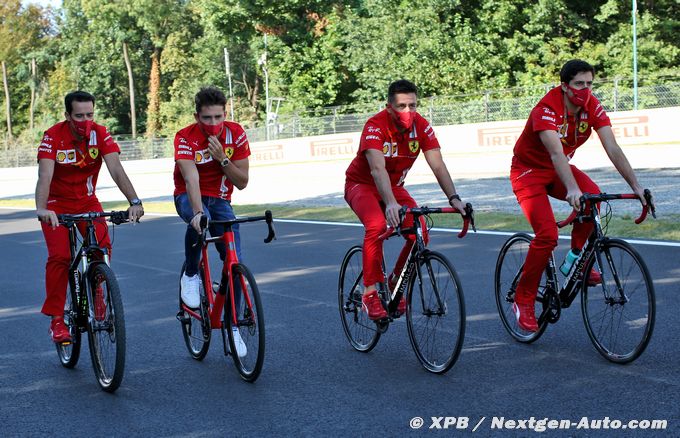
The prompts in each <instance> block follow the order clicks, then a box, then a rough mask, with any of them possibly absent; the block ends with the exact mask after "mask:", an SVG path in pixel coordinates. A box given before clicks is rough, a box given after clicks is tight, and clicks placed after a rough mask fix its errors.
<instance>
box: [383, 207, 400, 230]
mask: <svg viewBox="0 0 680 438" xmlns="http://www.w3.org/2000/svg"><path fill="white" fill-rule="evenodd" d="M399 210H401V205H399V204H398V203H396V202H395V203H393V204H387V205H386V206H385V219H387V225H388V226H390V227H393V228H397V227H399V225H400V224H401V218H400V217H399Z"/></svg>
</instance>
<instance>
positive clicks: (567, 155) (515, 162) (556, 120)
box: [510, 59, 646, 332]
mask: <svg viewBox="0 0 680 438" xmlns="http://www.w3.org/2000/svg"><path fill="white" fill-rule="evenodd" d="M594 76H595V69H594V68H593V66H591V65H590V64H588V63H587V62H585V61H582V60H579V59H574V60H571V61H569V62H567V63H566V64H564V66H563V67H562V70H561V71H560V82H561V83H560V85H559V86H557V87H555V88H553V89H552V90H550V91H549V92H548V93H547V94H546V95H545V96H544V97H543V98H542V99H541V100H540V101H539V102H538V104H537V105H536V106H535V107H534V109H533V110H532V111H531V114H530V115H529V119H528V121H527V123H526V126H525V127H524V131H523V132H522V134H521V135H520V137H519V139H518V140H517V143H516V144H515V148H514V156H513V158H512V166H511V168H510V180H511V184H512V189H513V192H514V193H515V196H516V197H517V201H518V202H519V204H520V206H521V208H522V212H523V213H524V215H525V216H526V218H527V220H528V221H529V223H530V224H531V227H532V228H533V230H534V234H535V236H536V237H534V238H533V240H532V241H531V244H530V245H529V251H528V253H527V258H526V261H525V262H524V269H523V272H522V276H521V278H520V280H519V284H518V286H517V291H516V293H515V303H514V305H513V310H514V312H515V317H516V318H517V321H518V325H519V326H520V327H521V328H522V329H523V330H527V331H531V332H534V331H536V330H538V324H537V322H536V315H535V313H534V300H535V299H536V294H537V289H538V283H539V281H540V278H541V274H542V272H543V270H544V268H545V266H546V264H547V263H548V260H549V258H550V254H551V253H552V250H553V249H554V248H555V247H556V246H557V225H556V224H555V216H554V214H553V211H552V207H551V206H550V201H549V200H548V196H551V197H553V198H557V199H561V200H566V201H567V202H568V203H569V205H571V206H572V207H573V208H574V209H579V208H580V205H579V198H580V197H581V195H582V192H586V193H600V189H599V188H598V186H597V185H596V184H595V183H594V182H593V181H592V180H591V179H590V177H588V175H586V174H585V173H584V172H582V171H580V170H579V169H577V168H576V167H575V166H574V165H570V164H569V160H570V159H571V158H572V157H573V155H574V152H575V151H576V149H577V148H578V147H579V146H581V145H582V144H583V143H585V142H586V140H588V137H590V134H591V132H592V130H593V129H595V131H596V132H597V135H598V136H599V138H600V141H601V142H602V145H603V147H604V149H605V151H606V152H607V155H608V156H609V159H610V160H611V162H612V164H614V166H615V167H616V169H617V170H618V172H619V173H620V174H621V176H622V177H623V178H624V179H625V180H626V182H627V183H628V184H629V185H630V187H631V189H632V190H633V191H634V192H635V194H637V195H638V196H640V199H641V200H642V203H643V204H646V202H645V201H644V196H643V189H642V187H641V186H640V184H639V183H638V181H637V178H636V177H635V172H634V171H633V169H632V167H631V166H630V164H629V163H628V159H627V158H626V156H625V155H624V153H623V151H622V150H621V148H620V147H619V145H618V144H617V142H616V139H615V138H614V134H613V132H612V128H611V122H610V120H609V117H608V116H607V113H606V111H605V110H604V108H603V107H602V104H601V103H600V102H599V101H598V100H597V98H596V97H595V96H593V95H592V92H591V90H592V86H593V78H594ZM592 227H593V224H592V223H575V224H574V227H573V230H572V233H571V247H572V249H578V250H580V249H581V248H582V247H583V245H584V244H585V242H586V240H587V239H588V236H589V234H590V232H591V230H592ZM587 281H588V282H589V283H590V284H598V283H600V282H601V278H600V275H599V273H598V272H597V271H596V270H592V271H591V272H590V273H589V278H588V279H587Z"/></svg>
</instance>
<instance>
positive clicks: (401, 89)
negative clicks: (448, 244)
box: [345, 80, 464, 320]
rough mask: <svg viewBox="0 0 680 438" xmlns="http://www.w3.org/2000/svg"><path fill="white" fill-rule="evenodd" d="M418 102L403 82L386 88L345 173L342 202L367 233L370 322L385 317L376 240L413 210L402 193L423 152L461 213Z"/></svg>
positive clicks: (365, 257)
mask: <svg viewBox="0 0 680 438" xmlns="http://www.w3.org/2000/svg"><path fill="white" fill-rule="evenodd" d="M417 98H418V89H417V87H416V86H415V85H414V84H413V83H411V82H409V81H407V80H398V81H395V82H393V83H391V84H390V85H389V87H388V90H387V103H386V105H385V109H384V110H382V111H380V112H379V113H378V114H376V115H374V116H373V117H371V118H370V119H369V120H368V121H367V122H366V125H364V129H363V132H362V133H361V140H360V142H359V151H358V152H357V155H356V157H355V158H354V159H353V160H352V162H351V163H350V165H349V167H348V168H347V171H346V173H345V176H346V180H345V200H346V201H347V203H348V204H349V206H350V207H351V208H352V210H353V211H354V213H356V215H357V216H358V217H359V220H360V221H361V223H362V224H363V225H364V227H365V235H364V245H363V272H364V286H365V289H364V294H363V297H362V304H363V308H364V310H365V311H366V313H368V317H369V318H370V319H373V320H376V319H381V318H385V317H386V316H387V312H386V310H385V308H384V307H383V305H382V303H381V301H380V297H379V296H378V293H377V292H376V288H377V286H376V283H379V282H384V281H385V278H384V277H383V274H382V268H381V259H382V241H380V240H379V239H378V237H379V235H380V234H381V233H382V232H384V231H385V228H386V221H387V223H388V224H389V225H390V226H393V227H396V226H397V225H399V209H400V208H401V206H402V205H407V206H409V207H416V206H417V204H416V202H415V201H414V200H413V198H412V197H411V196H410V195H409V193H408V191H406V189H405V188H404V179H405V178H406V174H407V173H408V171H409V169H410V168H411V166H413V163H414V162H415V160H416V158H418V155H419V154H420V151H421V150H422V151H423V154H424V155H425V160H426V161H427V164H428V165H429V166H430V169H432V172H433V173H434V175H435V177H436V178H437V181H438V182H439V186H440V187H441V189H442V190H443V191H444V194H445V195H446V197H447V198H448V201H449V204H450V205H451V206H452V207H454V208H456V209H458V210H459V211H461V212H462V211H464V210H463V208H464V207H463V205H464V204H463V203H462V202H461V199H460V197H459V196H458V195H457V194H456V189H455V187H454V184H453V181H452V179H451V175H450V174H449V171H448V169H447V168H446V164H444V160H443V159H442V155H441V151H440V146H439V142H438V141H437V137H436V136H435V133H434V130H433V129H432V126H430V124H429V123H428V121H427V120H425V119H424V118H423V117H422V116H421V115H420V114H418V113H417V112H416V108H417ZM461 214H464V213H461ZM412 220H413V219H411V221H412ZM411 225H412V222H411V224H409V219H408V218H406V220H405V221H404V226H405V227H409V226H411ZM424 229H425V228H424ZM425 238H426V239H427V236H425ZM414 242H415V237H414V236H410V237H409V238H408V239H407V241H406V242H405V244H404V247H403V248H402V250H401V253H400V254H399V258H398V259H397V263H396V266H395V269H394V271H393V272H392V273H391V274H390V276H389V278H388V282H387V283H388V287H389V288H390V289H392V288H394V285H395V283H396V280H397V275H398V273H399V272H401V270H402V268H403V267H404V264H405V263H406V259H407V257H408V254H409V252H410V251H411V248H412V246H413V244H414ZM397 310H398V311H399V312H400V313H402V314H403V313H404V311H405V310H406V300H405V299H404V298H403V297H402V300H401V301H400V303H399V305H398V309H397Z"/></svg>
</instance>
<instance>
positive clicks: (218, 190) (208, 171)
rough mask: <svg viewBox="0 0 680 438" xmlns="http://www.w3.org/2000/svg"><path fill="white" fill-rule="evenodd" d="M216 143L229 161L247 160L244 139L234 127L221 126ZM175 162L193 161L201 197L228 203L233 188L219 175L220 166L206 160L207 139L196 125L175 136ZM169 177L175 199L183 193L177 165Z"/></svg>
mask: <svg viewBox="0 0 680 438" xmlns="http://www.w3.org/2000/svg"><path fill="white" fill-rule="evenodd" d="M219 139H220V143H222V149H223V150H224V152H225V154H226V155H227V158H229V159H230V160H231V161H238V160H243V159H246V158H248V157H249V156H250V146H249V144H248V138H247V137H246V133H245V131H244V130H243V128H242V127H241V125H239V124H238V123H235V122H224V129H223V130H222V133H221V134H220V136H219ZM177 160H193V161H194V162H195V163H196V168H197V169H198V176H199V185H200V188H201V196H212V197H215V198H222V199H226V200H228V201H230V200H231V194H232V192H233V191H234V184H233V183H232V182H231V181H229V178H227V176H226V175H225V174H224V173H223V172H222V167H221V166H220V163H219V162H218V161H217V160H213V158H212V157H211V156H210V152H209V150H208V138H207V137H206V135H205V134H204V133H203V131H201V129H200V127H199V125H198V123H194V124H191V125H189V126H187V127H186V128H184V129H182V130H181V131H179V132H178V133H177V135H175V161H177ZM173 177H174V180H175V196H177V195H179V194H181V193H186V191H187V187H186V183H185V182H184V177H183V176H182V172H181V171H180V170H179V166H178V165H177V164H175V172H174V175H173Z"/></svg>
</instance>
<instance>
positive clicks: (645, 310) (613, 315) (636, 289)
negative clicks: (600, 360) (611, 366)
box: [581, 239, 656, 363]
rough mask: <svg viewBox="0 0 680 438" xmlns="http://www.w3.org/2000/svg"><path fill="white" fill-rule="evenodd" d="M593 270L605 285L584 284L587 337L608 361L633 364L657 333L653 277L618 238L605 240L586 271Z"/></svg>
mask: <svg viewBox="0 0 680 438" xmlns="http://www.w3.org/2000/svg"><path fill="white" fill-rule="evenodd" d="M593 267H595V268H596V269H598V270H599V271H600V273H601V275H602V283H601V284H598V285H594V286H588V284H587V282H584V286H583V291H582V295H581V310H582V312H583V322H584V323H585V326H586V331H587V332H588V337H590V340H591V341H592V342H593V345H594V346H595V348H596V349H597V351H598V352H599V353H600V354H601V355H602V356H604V357H605V358H606V359H607V360H609V361H611V362H616V363H628V362H632V361H633V360H635V359H637V358H638V357H639V356H640V355H641V354H642V352H643V351H645V348H646V347H647V344H648V343H649V339H650V338H651V336H652V331H653V330H654V318H655V314H656V299H655V296H654V284H653V283H652V278H651V276H650V275H649V271H648V270H647V266H646V265H645V262H644V261H643V260H642V257H640V255H639V254H638V253H637V251H635V249H633V247H632V246H630V245H629V244H628V243H627V242H624V241H623V240H619V239H607V240H605V241H604V243H603V244H602V246H601V247H600V249H599V254H596V255H595V256H593V257H591V259H590V260H589V261H588V263H587V264H586V269H585V271H584V272H587V273H590V270H591V268H593Z"/></svg>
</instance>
